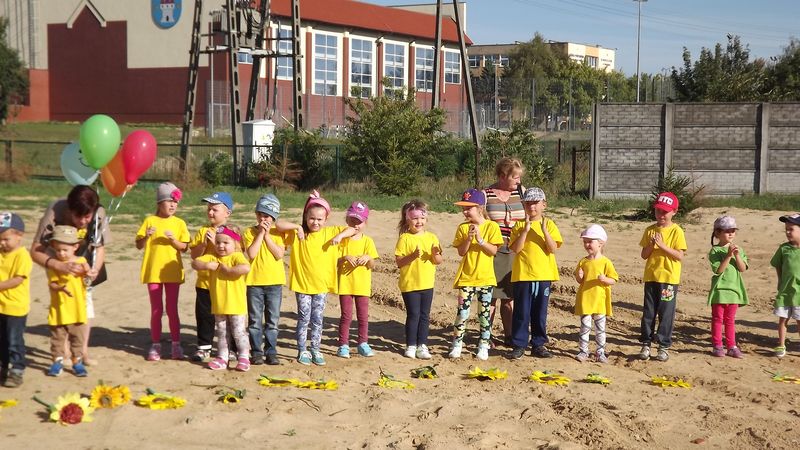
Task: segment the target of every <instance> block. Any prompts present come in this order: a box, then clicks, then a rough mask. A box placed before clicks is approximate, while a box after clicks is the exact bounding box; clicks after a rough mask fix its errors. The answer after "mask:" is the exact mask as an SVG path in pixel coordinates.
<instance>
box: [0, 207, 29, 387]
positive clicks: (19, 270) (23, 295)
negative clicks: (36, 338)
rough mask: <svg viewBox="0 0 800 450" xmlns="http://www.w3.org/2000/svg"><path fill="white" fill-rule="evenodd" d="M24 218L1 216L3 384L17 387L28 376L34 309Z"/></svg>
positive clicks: (0, 380) (0, 361) (0, 374)
mask: <svg viewBox="0 0 800 450" xmlns="http://www.w3.org/2000/svg"><path fill="white" fill-rule="evenodd" d="M24 233H25V223H24V222H23V221H22V218H21V217H20V216H18V215H16V214H14V213H12V212H7V211H6V212H2V213H0V384H2V385H3V386H5V387H10V388H13V387H17V386H20V385H21V384H22V380H23V375H24V373H25V366H26V364H25V322H26V321H27V319H28V312H29V311H30V309H31V286H30V280H31V269H32V268H33V261H32V260H31V255H30V253H28V250H27V249H26V248H24V247H22V246H21V243H22V236H23V234H24Z"/></svg>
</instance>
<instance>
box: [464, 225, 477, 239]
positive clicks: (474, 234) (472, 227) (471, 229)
mask: <svg viewBox="0 0 800 450" xmlns="http://www.w3.org/2000/svg"><path fill="white" fill-rule="evenodd" d="M477 236H478V227H477V226H475V224H474V223H471V224H469V231H468V232H467V237H468V238H469V240H470V241H472V240H473V239H475V237H477Z"/></svg>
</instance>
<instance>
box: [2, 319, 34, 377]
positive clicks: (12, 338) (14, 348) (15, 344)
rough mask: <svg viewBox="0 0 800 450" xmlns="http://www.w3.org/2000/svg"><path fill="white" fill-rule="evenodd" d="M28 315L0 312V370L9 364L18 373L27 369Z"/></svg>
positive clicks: (3, 369) (4, 369)
mask: <svg viewBox="0 0 800 450" xmlns="http://www.w3.org/2000/svg"><path fill="white" fill-rule="evenodd" d="M27 319H28V316H21V317H19V316H9V315H6V314H0V371H3V372H5V371H6V369H7V368H8V366H9V365H10V366H11V370H13V371H14V372H17V373H20V374H21V373H22V372H23V371H24V370H25V322H26V320H27Z"/></svg>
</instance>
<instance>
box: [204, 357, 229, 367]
mask: <svg viewBox="0 0 800 450" xmlns="http://www.w3.org/2000/svg"><path fill="white" fill-rule="evenodd" d="M208 368H209V369H211V370H225V369H227V368H228V361H226V360H224V359H223V358H220V357H219V356H218V357H216V358H214V359H212V360H211V361H209V362H208Z"/></svg>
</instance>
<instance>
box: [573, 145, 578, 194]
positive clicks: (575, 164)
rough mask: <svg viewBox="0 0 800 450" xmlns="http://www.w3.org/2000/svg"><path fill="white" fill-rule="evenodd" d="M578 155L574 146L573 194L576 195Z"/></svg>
mask: <svg viewBox="0 0 800 450" xmlns="http://www.w3.org/2000/svg"><path fill="white" fill-rule="evenodd" d="M577 155H578V153H577V152H576V151H575V146H574V145H573V146H572V193H573V194H574V193H575V175H576V172H577V167H576V166H577V165H578V156H577Z"/></svg>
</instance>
